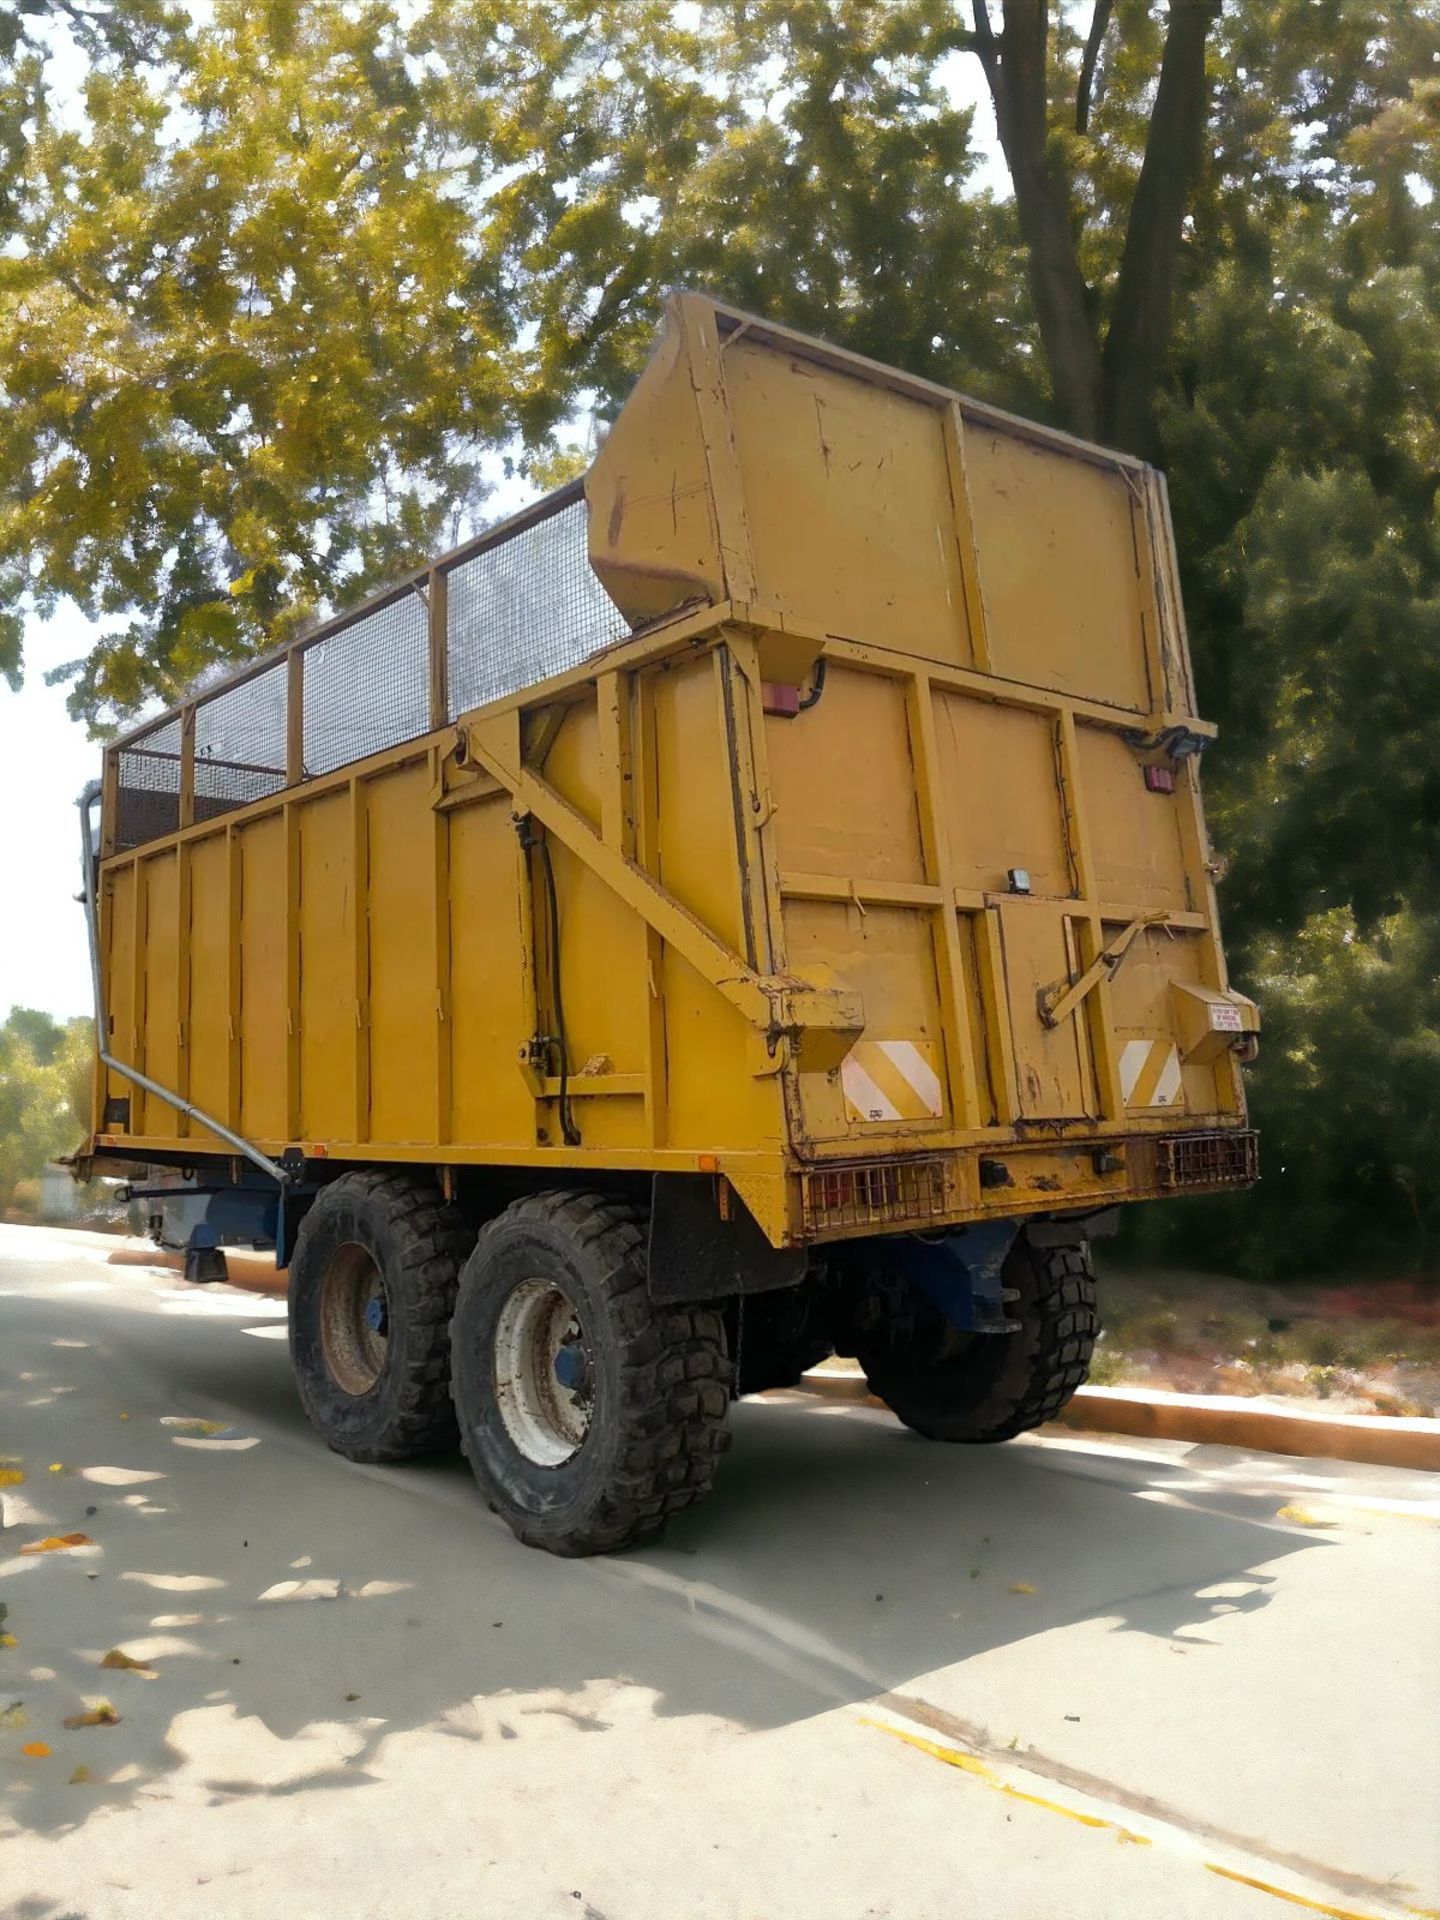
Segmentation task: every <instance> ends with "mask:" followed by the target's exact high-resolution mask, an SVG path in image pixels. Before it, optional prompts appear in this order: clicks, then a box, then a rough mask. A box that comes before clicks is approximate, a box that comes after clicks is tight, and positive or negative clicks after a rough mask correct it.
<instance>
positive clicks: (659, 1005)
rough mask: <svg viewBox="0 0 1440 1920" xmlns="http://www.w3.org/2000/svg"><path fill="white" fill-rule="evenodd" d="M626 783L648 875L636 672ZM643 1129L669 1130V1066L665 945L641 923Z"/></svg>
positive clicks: (650, 815) (642, 727)
mask: <svg viewBox="0 0 1440 1920" xmlns="http://www.w3.org/2000/svg"><path fill="white" fill-rule="evenodd" d="M631 721H632V724H631V766H632V772H633V778H632V781H631V788H632V794H633V805H634V809H635V864H636V865H637V866H638V867H640V868H641V869H642V870H643V871H644V872H646V873H648V874H650V875H651V876H652V877H653V878H657V879H658V877H659V873H660V819H659V805H658V797H659V779H658V774H657V770H656V760H655V682H654V679H653V677H652V676H651V675H649V674H637V675H636V676H635V679H634V682H633V688H632V694H631ZM642 938H643V940H644V943H645V945H644V951H645V984H644V990H645V996H646V1008H645V1015H646V1017H645V1130H646V1133H647V1135H648V1137H649V1142H650V1145H651V1146H652V1147H663V1146H664V1145H665V1142H666V1139H667V1137H668V1134H669V1117H668V1116H669V1097H668V1096H669V1086H668V1073H669V1068H668V1064H667V1060H666V1051H665V1046H666V1043H665V1001H664V997H663V994H662V992H661V988H662V974H663V970H664V959H665V945H664V942H663V941H662V940H661V938H660V936H659V934H658V933H656V931H655V929H654V928H653V927H652V926H650V925H649V924H648V923H647V924H646V925H645V927H644V930H643V934H642Z"/></svg>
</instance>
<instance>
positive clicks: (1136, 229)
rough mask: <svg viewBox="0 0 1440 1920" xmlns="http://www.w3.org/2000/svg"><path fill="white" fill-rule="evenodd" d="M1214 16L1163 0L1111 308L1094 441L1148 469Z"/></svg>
mask: <svg viewBox="0 0 1440 1920" xmlns="http://www.w3.org/2000/svg"><path fill="white" fill-rule="evenodd" d="M1218 12H1219V4H1218V0H1170V27H1169V31H1168V32H1167V34H1166V36H1165V53H1164V57H1163V59H1162V61H1161V64H1160V84H1159V87H1158V89H1157V90H1156V94H1155V106H1154V110H1153V111H1152V113H1151V115H1150V132H1149V137H1148V139H1147V141H1146V144H1145V159H1144V162H1143V164H1142V166H1141V168H1140V179H1139V181H1138V183H1137V184H1136V188H1135V198H1134V200H1133V201H1132V202H1131V204H1130V220H1129V224H1128V226H1127V228H1126V232H1125V251H1124V253H1123V254H1122V256H1121V260H1120V272H1119V275H1118V276H1117V279H1116V282H1115V290H1114V292H1113V294H1112V295H1111V299H1110V326H1109V331H1108V332H1107V334H1106V337H1105V350H1104V354H1103V357H1102V363H1101V385H1100V408H1099V432H1100V437H1101V438H1102V439H1104V440H1105V441H1106V442H1107V443H1108V444H1109V445H1110V446H1114V447H1120V448H1123V449H1124V451H1125V452H1127V453H1138V454H1139V455H1140V456H1141V458H1142V459H1146V460H1157V461H1158V460H1159V459H1160V457H1161V448H1160V435H1159V430H1158V428H1157V427H1156V424H1155V391H1156V387H1157V386H1158V384H1159V379H1160V370H1161V367H1162V366H1163V364H1164V359H1165V353H1166V350H1167V349H1168V347H1169V344H1170V335H1171V329H1172V314H1173V309H1174V301H1175V275H1176V269H1177V267H1178V264H1179V259H1180V245H1181V240H1182V237H1183V233H1184V222H1185V212H1186V208H1187V206H1188V204H1189V200H1190V194H1191V190H1192V188H1193V186H1194V183H1195V176H1196V174H1197V172H1198V171H1199V166H1200V159H1201V154H1202V150H1203V143H1204V136H1205V118H1206V109H1207V106H1208V103H1209V87H1208V85H1207V82H1206V77H1205V42H1206V38H1207V36H1208V34H1209V31H1210V23H1211V21H1212V20H1213V19H1214V18H1215V16H1216V14H1217V13H1218Z"/></svg>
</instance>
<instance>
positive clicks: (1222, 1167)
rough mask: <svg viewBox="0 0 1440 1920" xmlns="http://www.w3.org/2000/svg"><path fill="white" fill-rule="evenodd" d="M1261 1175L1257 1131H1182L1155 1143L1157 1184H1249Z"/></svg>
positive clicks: (1243, 1185) (1218, 1185) (1241, 1185)
mask: <svg viewBox="0 0 1440 1920" xmlns="http://www.w3.org/2000/svg"><path fill="white" fill-rule="evenodd" d="M1259 1178H1260V1142H1259V1137H1258V1136H1257V1135H1256V1134H1254V1133H1249V1132H1243V1133H1242V1132H1230V1133H1182V1134H1175V1135H1173V1136H1172V1137H1171V1138H1170V1139H1168V1140H1158V1141H1157V1142H1156V1143H1155V1183H1156V1185H1157V1186H1160V1187H1249V1186H1253V1185H1254V1183H1255V1182H1256V1181H1257V1180H1258V1179H1259Z"/></svg>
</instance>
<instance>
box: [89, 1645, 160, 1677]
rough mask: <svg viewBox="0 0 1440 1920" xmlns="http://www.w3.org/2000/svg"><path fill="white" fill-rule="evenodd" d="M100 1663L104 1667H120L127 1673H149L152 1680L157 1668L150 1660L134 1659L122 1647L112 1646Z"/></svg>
mask: <svg viewBox="0 0 1440 1920" xmlns="http://www.w3.org/2000/svg"><path fill="white" fill-rule="evenodd" d="M100 1664H101V1666H102V1667H119V1668H121V1669H122V1670H123V1671H124V1672H126V1673H144V1674H148V1675H149V1677H150V1678H151V1679H152V1680H153V1679H154V1678H155V1669H154V1667H152V1666H151V1665H150V1663H149V1661H148V1660H135V1659H132V1658H131V1656H130V1655H129V1654H128V1653H126V1652H124V1651H123V1650H122V1649H121V1648H120V1647H111V1649H110V1651H109V1652H108V1653H107V1654H106V1656H105V1658H104V1659H103V1660H102V1661H101V1662H100Z"/></svg>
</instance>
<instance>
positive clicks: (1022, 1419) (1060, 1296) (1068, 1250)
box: [855, 1233, 1100, 1442]
mask: <svg viewBox="0 0 1440 1920" xmlns="http://www.w3.org/2000/svg"><path fill="white" fill-rule="evenodd" d="M1002 1279H1003V1281H1004V1284H1005V1285H1006V1286H1007V1287H1013V1288H1015V1289H1016V1291H1017V1293H1018V1295H1019V1297H1018V1299H1016V1300H1015V1301H1014V1302H1013V1303H1011V1304H1009V1305H1007V1308H1006V1311H1007V1312H1008V1313H1009V1314H1010V1315H1011V1316H1012V1317H1013V1318H1015V1319H1017V1320H1018V1321H1019V1322H1020V1326H1019V1329H1018V1330H1017V1331H1016V1332H1014V1333H961V1332H959V1331H957V1330H956V1329H955V1328H954V1327H952V1326H951V1325H950V1324H949V1322H948V1321H947V1320H946V1319H945V1318H944V1316H943V1315H942V1314H941V1313H940V1311H939V1309H938V1308H937V1307H934V1306H932V1305H931V1303H930V1302H929V1301H928V1300H925V1299H923V1298H922V1297H921V1296H920V1295H919V1294H917V1293H916V1292H915V1291H914V1289H913V1288H911V1287H910V1285H909V1283H908V1282H907V1281H906V1280H904V1279H903V1278H902V1277H901V1276H899V1275H897V1274H890V1273H885V1272H879V1271H877V1272H875V1273H874V1274H872V1275H871V1276H870V1284H869V1287H868V1290H867V1294H866V1305H867V1307H868V1308H869V1311H868V1312H867V1313H866V1314H865V1315H863V1316H862V1318H863V1320H864V1323H865V1324H864V1325H863V1326H862V1328H861V1329H859V1330H857V1333H856V1338H855V1349H856V1351H855V1357H856V1359H858V1360H859V1362H860V1365H861V1367H862V1368H863V1369H864V1372H865V1375H866V1378H867V1380H868V1381H869V1384H870V1388H871V1391H872V1392H873V1393H875V1394H876V1395H878V1397H879V1398H880V1399H881V1400H883V1401H884V1402H885V1404H886V1405H887V1406H888V1407H889V1408H890V1410H891V1412H892V1413H894V1414H895V1415H896V1417H897V1418H898V1419H900V1420H902V1421H904V1423H905V1425H906V1426H907V1427H913V1428H914V1430H915V1432H917V1433H921V1434H924V1436H925V1437H926V1439H928V1440H951V1441H970V1442H987V1441H996V1440H1011V1439H1013V1438H1014V1437H1015V1435H1016V1434H1017V1433H1026V1432H1028V1431H1029V1430H1030V1428H1032V1427H1038V1426H1041V1425H1042V1424H1043V1423H1044V1422H1045V1421H1046V1420H1053V1419H1054V1418H1055V1415H1056V1414H1057V1413H1059V1411H1060V1409H1061V1408H1062V1407H1063V1406H1064V1405H1065V1403H1066V1402H1067V1401H1068V1400H1069V1399H1070V1397H1071V1395H1072V1394H1073V1393H1074V1392H1075V1390H1076V1388H1077V1387H1079V1386H1082V1385H1083V1384H1084V1381H1085V1377H1086V1375H1087V1374H1088V1373H1089V1371H1090V1356H1091V1353H1092V1352H1093V1350H1094V1346H1095V1340H1096V1337H1097V1335H1098V1333H1099V1330H1100V1323H1099V1320H1098V1318H1097V1316H1096V1312H1095V1270H1094V1268H1093V1267H1092V1266H1091V1264H1090V1249H1089V1247H1088V1246H1085V1245H1080V1246H1068V1247H1034V1246H1031V1244H1030V1242H1029V1241H1028V1240H1027V1239H1026V1237H1025V1235H1024V1234H1023V1233H1022V1234H1021V1235H1020V1236H1019V1238H1018V1239H1017V1240H1016V1242H1015V1244H1014V1246H1013V1247H1012V1248H1011V1250H1010V1252H1009V1254H1008V1255H1007V1256H1006V1260H1005V1267H1004V1271H1003V1274H1002Z"/></svg>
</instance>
